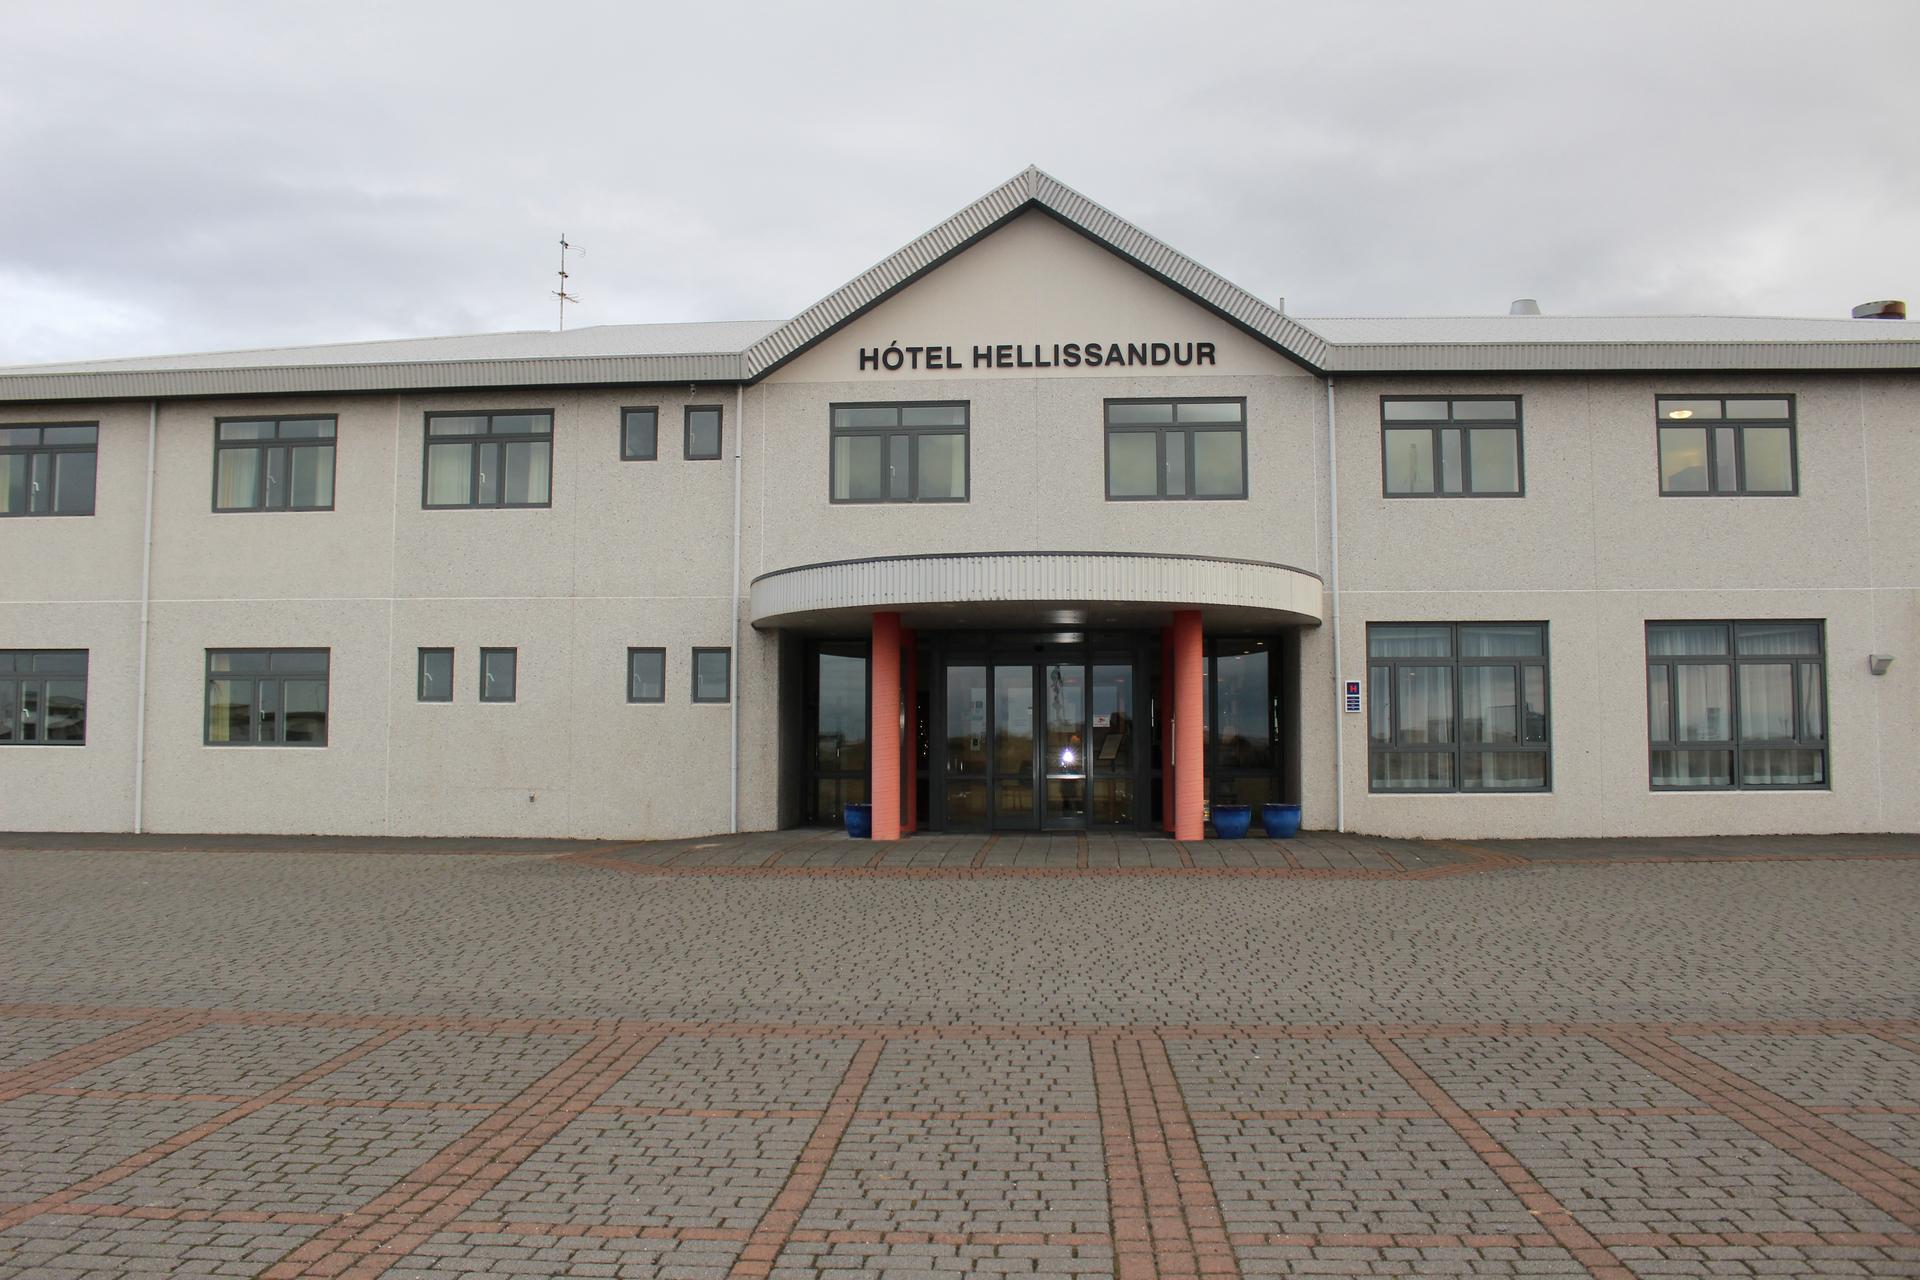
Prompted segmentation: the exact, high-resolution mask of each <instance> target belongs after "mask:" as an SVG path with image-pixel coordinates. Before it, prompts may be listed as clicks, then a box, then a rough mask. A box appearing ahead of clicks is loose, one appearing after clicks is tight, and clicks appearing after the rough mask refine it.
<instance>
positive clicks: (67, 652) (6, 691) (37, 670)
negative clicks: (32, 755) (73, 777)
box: [0, 649, 87, 747]
mask: <svg viewBox="0 0 1920 1280" xmlns="http://www.w3.org/2000/svg"><path fill="white" fill-rule="evenodd" d="M86 741H87V651H86V650H85V649H0V746H17V745H21V744H32V745H37V746H75V747H77V746H84V745H86Z"/></svg>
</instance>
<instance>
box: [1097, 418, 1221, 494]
mask: <svg viewBox="0 0 1920 1280" xmlns="http://www.w3.org/2000/svg"><path fill="white" fill-rule="evenodd" d="M1246 496H1247V402H1246V401H1245V400H1109V401H1107V499H1108V501H1114V500H1116V499H1128V500H1132V499H1143V498H1244V497H1246Z"/></svg>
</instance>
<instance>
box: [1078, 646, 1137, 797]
mask: <svg viewBox="0 0 1920 1280" xmlns="http://www.w3.org/2000/svg"><path fill="white" fill-rule="evenodd" d="M1092 711H1093V721H1092V727H1091V731H1090V732H1089V734H1088V735H1087V770H1088V772H1089V773H1090V774H1091V775H1092V783H1091V787H1090V794H1091V797H1092V813H1091V814H1090V815H1089V816H1090V817H1091V819H1092V823H1091V825H1093V826H1096V827H1106V826H1132V825H1133V821H1134V813H1133V784H1134V758H1133V744H1134V739H1135V736H1136V735H1135V734H1134V727H1133V717H1134V707H1133V663H1132V662H1131V661H1129V660H1127V659H1126V658H1125V657H1124V656H1116V657H1114V658H1112V659H1110V660H1107V661H1096V662H1095V663H1094V666H1093V706H1092Z"/></svg>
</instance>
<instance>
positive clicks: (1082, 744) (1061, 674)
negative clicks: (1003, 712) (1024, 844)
mask: <svg viewBox="0 0 1920 1280" xmlns="http://www.w3.org/2000/svg"><path fill="white" fill-rule="evenodd" d="M1041 670H1042V672H1043V673H1044V674H1043V676H1042V680H1043V683H1044V687H1045V689H1046V695H1047V738H1046V755H1045V757H1044V761H1045V767H1046V787H1047V812H1046V822H1045V824H1044V825H1046V826H1048V827H1084V826H1086V825H1087V736H1086V734H1087V668H1086V665H1085V664H1084V663H1080V662H1073V663H1066V662H1050V663H1048V664H1047V665H1046V666H1045V667H1043V668H1041Z"/></svg>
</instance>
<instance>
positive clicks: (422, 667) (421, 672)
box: [414, 645, 458, 702]
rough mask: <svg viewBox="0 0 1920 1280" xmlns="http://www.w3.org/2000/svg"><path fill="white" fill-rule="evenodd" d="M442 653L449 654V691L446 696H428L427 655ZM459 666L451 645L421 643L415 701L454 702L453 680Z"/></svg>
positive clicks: (415, 684)
mask: <svg viewBox="0 0 1920 1280" xmlns="http://www.w3.org/2000/svg"><path fill="white" fill-rule="evenodd" d="M442 653H444V654H446V655H447V692H446V695H445V696H444V697H433V698H430V697H428V696H427V657H428V655H429V654H442ZM457 666H458V663H457V660H456V658H455V657H454V652H453V649H452V647H451V646H448V645H421V646H420V652H419V657H418V659H417V666H416V667H415V669H414V696H415V701H418V702H452V701H453V681H454V675H455V673H456V670H457Z"/></svg>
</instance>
